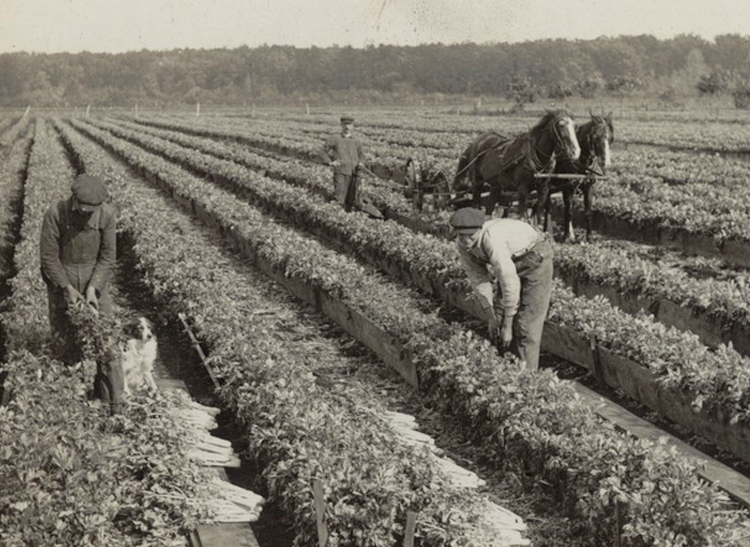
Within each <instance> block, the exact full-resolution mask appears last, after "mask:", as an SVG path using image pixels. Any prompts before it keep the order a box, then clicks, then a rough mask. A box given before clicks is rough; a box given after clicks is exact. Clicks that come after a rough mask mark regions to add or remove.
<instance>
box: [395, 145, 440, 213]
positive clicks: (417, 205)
mask: <svg viewBox="0 0 750 547" xmlns="http://www.w3.org/2000/svg"><path fill="white" fill-rule="evenodd" d="M404 171H405V176H404V179H405V183H406V186H405V188H404V195H405V196H406V198H407V199H411V200H412V209H413V210H415V211H422V207H423V206H424V197H425V195H428V194H429V195H432V198H433V199H432V204H433V207H434V208H435V210H443V209H447V208H448V205H450V203H451V185H450V179H448V177H447V176H446V174H445V173H444V172H443V170H442V169H438V170H435V169H433V168H430V167H425V166H422V164H421V163H419V160H417V159H416V158H411V157H410V158H408V159H407V160H406V166H405V168H404Z"/></svg>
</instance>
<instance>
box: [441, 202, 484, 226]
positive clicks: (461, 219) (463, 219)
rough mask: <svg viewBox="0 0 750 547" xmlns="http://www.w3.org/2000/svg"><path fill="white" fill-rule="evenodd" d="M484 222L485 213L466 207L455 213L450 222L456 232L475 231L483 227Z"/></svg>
mask: <svg viewBox="0 0 750 547" xmlns="http://www.w3.org/2000/svg"><path fill="white" fill-rule="evenodd" d="M484 221H485V217H484V212H482V211H480V210H479V209H474V208H472V207H464V208H463V209H459V210H458V211H456V212H455V213H453V214H452V215H451V218H450V221H449V222H450V225H451V226H452V227H453V228H454V229H455V230H467V231H468V230H471V231H475V230H478V229H479V228H481V227H482V225H483V224H484Z"/></svg>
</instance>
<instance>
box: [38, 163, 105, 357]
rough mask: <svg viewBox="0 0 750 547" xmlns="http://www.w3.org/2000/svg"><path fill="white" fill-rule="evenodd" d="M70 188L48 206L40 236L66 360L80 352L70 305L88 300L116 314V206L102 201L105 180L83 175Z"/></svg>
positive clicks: (56, 335)
mask: <svg viewBox="0 0 750 547" xmlns="http://www.w3.org/2000/svg"><path fill="white" fill-rule="evenodd" d="M71 190H72V195H71V196H70V197H69V198H67V199H63V200H60V201H59V202H58V203H56V204H55V205H53V206H52V207H50V208H49V210H47V213H46V214H45V215H44V221H43V222H42V234H41V241H40V254H41V266H42V278H43V279H44V281H45V283H46V285H47V296H48V298H49V322H50V328H51V330H52V337H53V342H54V344H55V346H56V348H57V349H58V350H59V351H60V357H61V359H62V360H64V361H67V362H71V361H74V360H75V358H76V354H77V352H76V350H75V348H74V347H73V346H72V343H73V334H72V324H71V322H70V319H69V318H68V316H67V314H66V313H65V312H66V310H67V309H68V307H69V306H73V305H74V304H77V303H79V302H84V303H86V304H88V305H91V306H93V307H94V308H96V309H97V310H98V311H99V313H101V314H103V315H111V313H112V302H111V299H110V296H109V278H110V275H111V273H112V269H113V267H114V264H115V229H116V216H115V210H114V209H113V208H112V206H110V205H109V204H107V203H104V200H105V199H106V198H107V189H106V187H105V185H104V182H103V181H102V180H101V179H99V178H98V177H92V176H90V175H86V174H82V175H79V176H78V177H77V178H76V179H75V181H74V182H73V186H72V188H71Z"/></svg>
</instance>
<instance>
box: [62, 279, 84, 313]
mask: <svg viewBox="0 0 750 547" xmlns="http://www.w3.org/2000/svg"><path fill="white" fill-rule="evenodd" d="M83 300H84V298H83V295H82V294H81V293H79V292H78V291H77V290H76V289H75V287H74V286H73V285H68V286H67V287H65V303H66V304H67V305H68V307H69V308H72V307H73V306H74V305H76V304H77V303H78V302H83Z"/></svg>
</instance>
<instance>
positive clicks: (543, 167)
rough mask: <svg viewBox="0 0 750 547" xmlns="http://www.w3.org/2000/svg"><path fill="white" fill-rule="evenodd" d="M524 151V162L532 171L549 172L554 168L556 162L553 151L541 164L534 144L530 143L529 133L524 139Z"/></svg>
mask: <svg viewBox="0 0 750 547" xmlns="http://www.w3.org/2000/svg"><path fill="white" fill-rule="evenodd" d="M526 151H527V153H526V160H527V161H526V163H527V165H528V169H529V170H530V171H531V172H532V173H547V172H551V171H552V170H553V169H554V168H555V163H556V157H555V156H556V155H555V152H554V151H553V152H552V154H550V157H549V160H548V161H547V163H546V164H543V163H542V162H541V160H540V159H539V156H538V154H537V151H536V145H535V144H532V136H531V134H529V136H528V138H527V139H526Z"/></svg>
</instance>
